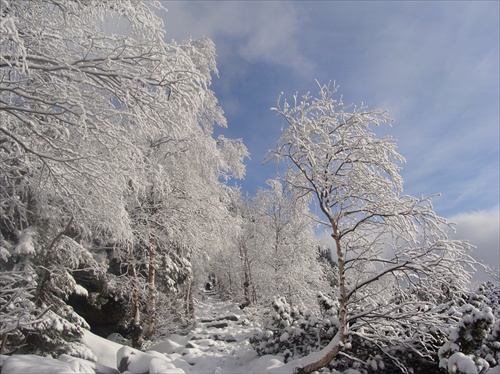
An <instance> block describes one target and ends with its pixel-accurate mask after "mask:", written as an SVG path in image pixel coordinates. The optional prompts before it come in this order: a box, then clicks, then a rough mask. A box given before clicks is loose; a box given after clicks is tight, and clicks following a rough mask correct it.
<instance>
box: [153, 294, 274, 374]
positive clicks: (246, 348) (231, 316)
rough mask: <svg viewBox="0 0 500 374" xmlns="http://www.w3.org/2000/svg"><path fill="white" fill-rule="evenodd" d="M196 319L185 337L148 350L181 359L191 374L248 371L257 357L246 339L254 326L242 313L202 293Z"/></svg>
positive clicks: (236, 307) (230, 303) (175, 336)
mask: <svg viewBox="0 0 500 374" xmlns="http://www.w3.org/2000/svg"><path fill="white" fill-rule="evenodd" d="M195 316H196V321H197V323H196V326H195V328H194V329H193V330H192V332H191V333H190V334H189V335H188V336H186V337H182V336H178V335H172V336H171V337H169V339H167V340H166V341H165V342H163V343H160V344H157V345H154V346H152V347H150V348H149V349H150V350H154V351H158V352H162V353H165V354H167V355H168V356H170V357H171V358H177V360H184V361H185V362H186V363H187V364H189V366H190V370H191V371H192V372H194V373H247V372H249V371H248V370H249V367H248V365H249V364H250V362H252V361H255V358H256V357H257V355H256V353H255V351H253V349H252V347H251V346H250V344H249V343H248V339H249V337H250V336H252V335H253V334H254V332H255V331H256V327H255V326H253V325H251V324H250V323H249V321H248V319H247V318H246V316H245V314H244V312H243V311H242V310H240V309H239V308H238V306H236V305H235V304H234V303H232V302H230V301H223V300H220V299H219V298H218V296H217V295H214V294H205V295H203V300H201V301H197V302H196V304H195ZM176 355H180V356H178V357H176ZM257 361H258V360H257ZM254 363H255V362H254ZM183 366H184V365H183ZM253 366H254V365H253V364H252V368H253V370H254V369H255V368H254V367H253ZM266 366H267V365H266ZM185 368H186V367H185V366H184V368H183V369H185ZM185 371H187V370H185Z"/></svg>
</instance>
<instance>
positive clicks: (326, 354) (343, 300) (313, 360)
mask: <svg viewBox="0 0 500 374" xmlns="http://www.w3.org/2000/svg"><path fill="white" fill-rule="evenodd" d="M330 224H331V226H332V230H333V233H332V237H333V239H334V240H335V247H336V249H337V257H338V266H339V268H338V277H339V296H338V302H339V310H338V318H339V330H338V332H337V334H336V335H335V337H334V338H333V339H332V340H331V341H330V343H329V344H328V345H327V346H326V347H325V348H323V349H322V350H321V351H319V352H317V353H313V354H311V355H310V357H309V359H308V358H307V357H306V360H304V361H302V362H301V363H300V364H299V365H298V366H297V367H295V368H294V373H297V374H309V373H312V372H314V371H317V370H319V369H321V368H323V367H325V366H326V365H328V364H329V363H330V362H331V361H332V360H333V359H334V358H335V357H336V356H337V354H338V353H339V352H340V350H341V349H342V347H343V346H344V343H345V340H346V332H347V310H346V304H347V292H346V285H345V263H344V260H345V253H344V251H343V250H342V247H341V245H340V238H339V232H338V229H337V225H336V223H335V221H334V220H333V219H330Z"/></svg>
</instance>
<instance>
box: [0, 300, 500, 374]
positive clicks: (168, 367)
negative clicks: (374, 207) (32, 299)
mask: <svg viewBox="0 0 500 374" xmlns="http://www.w3.org/2000/svg"><path fill="white" fill-rule="evenodd" d="M195 314H196V320H197V323H196V326H195V328H194V329H193V330H192V331H191V332H190V333H189V334H188V335H187V336H181V335H175V334H174V335H170V336H169V337H168V338H167V339H165V340H164V341H162V342H161V343H158V344H155V345H153V346H150V347H149V348H148V350H147V351H146V352H141V351H138V350H135V349H133V348H130V347H128V346H123V345H121V344H118V343H115V342H112V341H110V340H107V339H104V338H101V337H99V336H97V335H94V334H92V333H91V332H90V331H87V332H85V334H84V337H83V339H82V341H83V343H84V344H85V345H86V346H88V347H89V348H90V349H91V350H92V352H93V353H94V355H95V356H96V358H97V362H90V361H86V360H83V359H78V358H74V357H70V356H67V355H62V356H60V357H59V358H58V359H57V360H56V359H51V358H45V357H40V356H34V355H14V356H10V357H7V356H0V367H2V370H1V374H29V373H33V374H35V373H36V374H39V373H54V374H63V373H64V374H71V373H85V374H118V373H126V374H130V373H133V374H139V373H141V374H146V373H149V374H183V373H186V374H189V373H217V374H223V373H234V374H236V373H266V372H274V373H288V372H290V373H291V369H289V367H290V366H289V365H284V364H283V359H282V358H280V357H278V356H271V355H268V356H263V357H258V356H257V353H256V352H255V351H254V350H253V349H252V347H251V346H250V344H249V342H248V338H249V337H250V336H252V335H253V334H254V332H255V331H256V329H257V327H256V326H255V325H254V324H252V323H251V322H250V321H249V319H248V318H247V316H246V315H245V314H244V312H243V311H242V310H240V309H239V308H238V307H237V306H236V305H235V304H234V303H232V302H229V301H223V300H220V299H219V298H218V297H217V296H216V295H209V294H205V295H203V297H202V298H201V301H197V302H196V307H195ZM353 372H356V371H351V373H353ZM356 373H357V372H356ZM488 374H500V369H499V367H495V368H492V369H490V370H489V371H488Z"/></svg>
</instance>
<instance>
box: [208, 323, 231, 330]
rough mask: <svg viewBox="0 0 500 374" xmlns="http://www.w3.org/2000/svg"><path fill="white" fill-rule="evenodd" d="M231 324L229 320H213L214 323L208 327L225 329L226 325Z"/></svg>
mask: <svg viewBox="0 0 500 374" xmlns="http://www.w3.org/2000/svg"><path fill="white" fill-rule="evenodd" d="M227 326H229V324H228V323H227V322H213V323H209V324H208V325H207V327H214V328H216V329H223V328H224V327H227Z"/></svg>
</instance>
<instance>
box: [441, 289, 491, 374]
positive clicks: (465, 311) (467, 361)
mask: <svg viewBox="0 0 500 374" xmlns="http://www.w3.org/2000/svg"><path fill="white" fill-rule="evenodd" d="M481 301H482V300H481V298H480V297H476V295H472V297H471V300H470V303H467V304H464V305H462V306H461V307H460V308H459V310H458V312H459V313H460V315H461V317H460V319H459V321H458V323H457V325H456V326H454V327H452V328H451V329H450V332H449V335H448V341H447V342H446V343H445V344H444V345H443V346H442V347H441V348H440V349H439V351H438V355H439V366H440V367H441V368H443V369H445V370H448V372H450V373H464V374H470V373H482V372H484V371H486V370H487V369H488V368H489V367H490V364H489V362H488V361H487V360H486V359H485V358H483V356H484V345H485V344H484V343H485V339H486V338H487V336H488V332H489V331H490V328H491V327H492V326H493V324H494V322H495V317H494V316H493V313H492V310H491V308H490V307H489V306H485V305H481V304H482V303H481ZM479 308H480V309H479ZM490 359H491V358H490Z"/></svg>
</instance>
